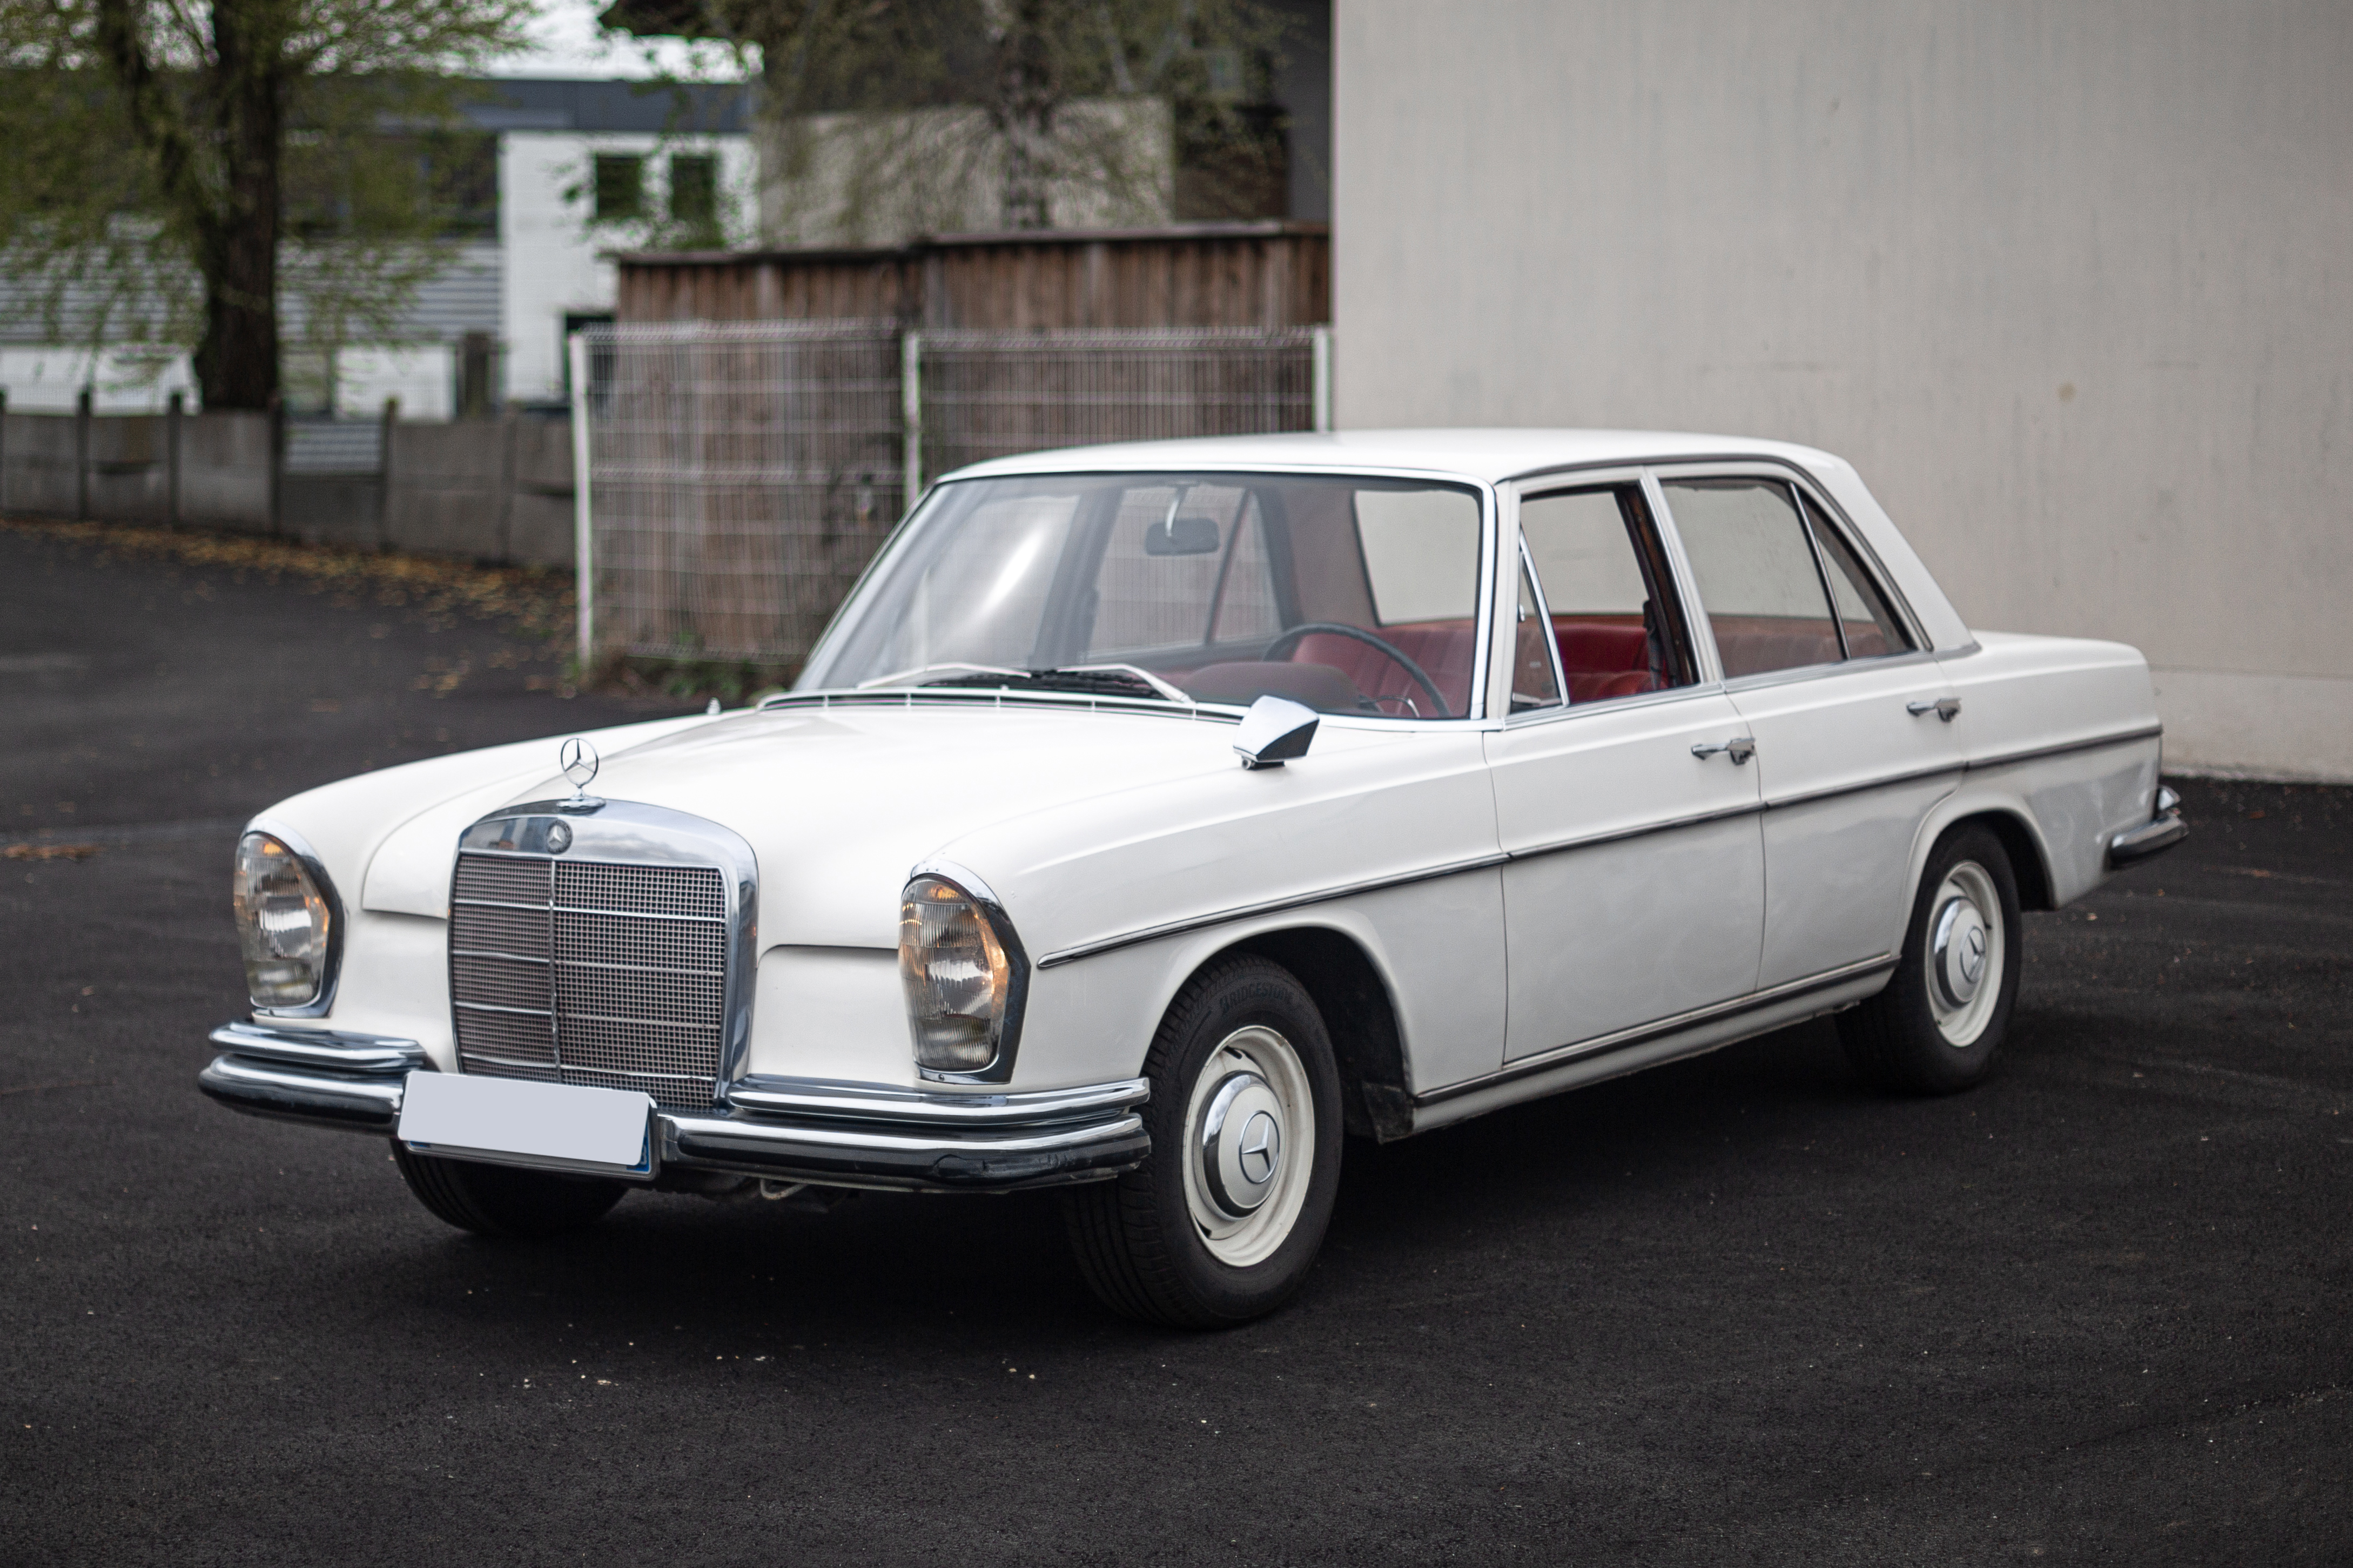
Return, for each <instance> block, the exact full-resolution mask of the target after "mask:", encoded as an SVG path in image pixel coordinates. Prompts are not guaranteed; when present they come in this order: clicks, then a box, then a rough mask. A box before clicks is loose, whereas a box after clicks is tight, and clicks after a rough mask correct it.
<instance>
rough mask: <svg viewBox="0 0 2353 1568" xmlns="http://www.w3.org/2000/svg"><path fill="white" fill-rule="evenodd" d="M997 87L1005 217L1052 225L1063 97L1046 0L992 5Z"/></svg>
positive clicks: (1020, 224) (993, 102)
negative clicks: (1057, 125) (1056, 120)
mask: <svg viewBox="0 0 2353 1568" xmlns="http://www.w3.org/2000/svg"><path fill="white" fill-rule="evenodd" d="M989 11H990V20H991V22H992V24H993V25H992V26H991V28H990V31H991V32H992V33H993V34H994V35H995V37H994V39H993V42H994V43H995V45H996V56H997V58H996V59H995V61H994V62H993V63H994V65H995V68H996V69H995V81H994V83H993V85H994V87H995V89H996V90H995V92H994V93H993V94H992V95H991V97H990V100H989V105H988V118H989V120H990V121H991V123H992V124H994V125H995V126H996V128H997V134H998V136H1000V137H1001V138H1003V140H1004V142H1005V186H1004V191H1003V194H1002V195H1001V197H1000V201H999V207H998V212H999V216H1000V220H1001V221H1002V222H1003V223H1004V225H1005V226H1006V227H1008V228H1048V227H1051V226H1052V225H1053V213H1052V210H1051V205H1050V195H1051V190H1052V184H1053V179H1054V174H1055V168H1054V110H1055V108H1056V106H1057V103H1058V101H1059V100H1060V97H1061V93H1060V83H1059V82H1057V81H1056V80H1055V75H1056V72H1055V69H1054V55H1053V50H1052V48H1051V47H1050V45H1049V43H1048V42H1047V38H1046V28H1047V26H1048V25H1049V18H1048V16H1047V14H1046V13H1047V11H1048V6H1047V5H1046V4H1045V0H998V3H997V4H996V5H991V6H990V7H989Z"/></svg>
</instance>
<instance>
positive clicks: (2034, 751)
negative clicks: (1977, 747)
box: [1968, 724, 2165, 773]
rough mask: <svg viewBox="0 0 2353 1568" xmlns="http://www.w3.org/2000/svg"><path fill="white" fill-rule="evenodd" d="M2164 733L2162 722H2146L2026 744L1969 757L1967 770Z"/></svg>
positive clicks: (1997, 765)
mask: <svg viewBox="0 0 2353 1568" xmlns="http://www.w3.org/2000/svg"><path fill="white" fill-rule="evenodd" d="M2164 733H2165V726H2164V725H2162V724H2148V725H2145V726H2143V727H2142V728H2140V729H2137V730H2124V731H2118V732H2117V733H2116V734H2114V735H2102V736H2099V737H2097V738H2096V739H2094V740H2089V741H2069V742H2065V743H2064V744H2063V745H2057V746H2028V747H2025V748H2024V749H2022V750H2020V751H2015V752H1998V753H1996V754H1995V755H1993V756H1990V757H1971V758H1970V759H1969V762H1968V766H1969V770H1970V771H1971V772H1972V773H1974V772H1975V771H1977V770H1978V768H1998V767H2000V766H2001V765H2002V764H2003V763H2023V762H2029V761H2031V760H2032V759H2034V758H2036V757H2060V756H2064V755H2066V754H2067V753H2068V752H2096V751H2098V750H2099V749H2100V748H2101V747H2102V746H2121V745H2123V744H2124V743H2125V742H2127V741H2149V740H2155V739H2156V738H2158V736H2161V735H2163V734H2164Z"/></svg>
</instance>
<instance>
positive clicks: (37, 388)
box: [0, 344, 200, 414]
mask: <svg viewBox="0 0 2353 1568" xmlns="http://www.w3.org/2000/svg"><path fill="white" fill-rule="evenodd" d="M85 385H87V386H89V387H90V407H91V409H92V410H93V411H94V412H96V413H100V414H161V413H163V412H164V408H165V406H166V405H168V404H169V402H170V400H171V396H172V394H174V392H179V393H185V395H186V398H185V403H186V406H187V408H188V409H189V410H190V412H194V411H195V408H196V406H197V405H198V403H199V402H200V399H199V398H198V397H197V396H196V378H195V372H194V371H193V370H191V369H190V368H189V364H188V356H187V354H186V353H184V352H182V351H179V350H172V351H169V352H165V353H155V352H153V351H150V350H145V349H141V348H132V347H122V348H106V349H100V350H98V351H96V352H95V353H92V351H90V350H89V349H87V348H70V347H60V346H57V345H13V344H12V345H11V346H9V347H7V348H0V391H5V392H6V393H7V395H8V411H9V412H10V413H12V414H70V413H72V412H73V411H74V408H75V406H76V402H77V400H78V399H79V397H80V395H81V389H82V388H83V387H84V386H85Z"/></svg>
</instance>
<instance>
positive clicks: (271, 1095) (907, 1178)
mask: <svg viewBox="0 0 2353 1568" xmlns="http://www.w3.org/2000/svg"><path fill="white" fill-rule="evenodd" d="M212 1043H213V1044H214V1045H215V1046H216V1047H220V1050H221V1054H220V1055H219V1056H218V1057H216V1058H214V1059H213V1062H212V1065H211V1066H209V1067H207V1068H205V1069H204V1071H203V1072H202V1073H201V1074H199V1075H198V1076H197V1079H196V1087H197V1088H199V1089H202V1090H204V1092H205V1093H206V1094H208V1095H210V1096H211V1097H212V1098H213V1099H215V1100H219V1101H220V1102H221V1103H222V1104H224V1105H227V1106H228V1107H229V1108H230V1109H231V1110H241V1111H244V1112H246V1113H248V1115H254V1116H267V1117H272V1118H276V1119H278V1120H281V1121H304V1122H309V1123H311V1124H312V1125H314V1126H323V1127H341V1128H346V1129H349V1130H351V1131H359V1132H371V1133H374V1134H375V1135H376V1136H378V1137H385V1138H388V1137H391V1136H393V1135H394V1133H395V1131H396V1129H397V1127H398V1125H399V1121H400V1103H401V1095H402V1091H403V1089H405V1088H406V1083H407V1079H408V1075H409V1074H410V1073H411V1072H429V1071H431V1070H433V1065H432V1062H431V1061H430V1059H429V1058H427V1056H426V1053H425V1048H424V1047H422V1046H420V1045H418V1044H417V1042H416V1041H414V1040H403V1039H394V1038H388V1037H383V1036H375V1035H350V1034H341V1033H335V1032H331V1031H327V1030H319V1029H290V1028H283V1027H280V1026H273V1025H269V1024H261V1023H252V1024H224V1025H222V1026H220V1027H219V1028H217V1029H215V1030H214V1031H213V1033H212ZM1149 1094H1150V1086H1149V1085H1148V1084H1147V1083H1146V1082H1145V1080H1144V1079H1122V1080H1120V1081H1118V1082H1113V1083H1102V1084H1088V1085H1083V1086H1082V1087H1080V1088H1077V1089H1047V1090H1042V1091H1038V1092H1032V1093H1026V1094H942V1093H934V1092H931V1091H927V1090H918V1089H899V1088H896V1087H894V1086H891V1085H885V1084H851V1083H833V1082H822V1081H818V1080H812V1079H776V1078H752V1079H743V1080H741V1081H740V1082H737V1083H734V1084H731V1085H729V1086H728V1093H727V1097H726V1098H727V1102H728V1103H727V1107H726V1109H724V1110H712V1111H704V1112H695V1111H684V1110H669V1109H663V1108H657V1109H656V1110H655V1111H654V1125H653V1134H654V1148H655V1151H656V1153H655V1165H656V1169H657V1170H659V1168H660V1167H662V1166H665V1165H676V1166H681V1167H683V1168H687V1169H691V1170H703V1171H720V1172H729V1173H735V1174H739V1175H747V1176H761V1177H766V1178H769V1179H772V1180H776V1181H786V1182H805V1183H810V1184H818V1185H828V1186H851V1187H892V1188H902V1189H910V1190H915V1191H924V1192H1006V1191H1012V1190H1014V1189H1018V1188H1023V1187H1042V1186H1058V1185H1062V1184H1068V1183H1071V1182H1086V1181H1099V1180H1102V1179H1104V1178H1106V1177H1110V1176H1115V1175H1117V1174H1118V1173H1121V1172H1122V1171H1125V1170H1130V1169H1132V1168H1134V1166H1135V1165H1137V1164H1139V1163H1142V1162H1143V1160H1144V1157H1145V1155H1146V1154H1148V1153H1150V1152H1151V1151H1152V1140H1151V1137H1150V1135H1149V1134H1148V1133H1146V1132H1145V1130H1144V1119H1143V1118H1142V1117H1141V1116H1139V1115H1137V1114H1136V1108H1137V1107H1138V1106H1141V1105H1142V1104H1143V1103H1144V1102H1145V1099H1146V1098H1147V1097H1148V1096H1149ZM515 1163H529V1162H528V1161H517V1162H515Z"/></svg>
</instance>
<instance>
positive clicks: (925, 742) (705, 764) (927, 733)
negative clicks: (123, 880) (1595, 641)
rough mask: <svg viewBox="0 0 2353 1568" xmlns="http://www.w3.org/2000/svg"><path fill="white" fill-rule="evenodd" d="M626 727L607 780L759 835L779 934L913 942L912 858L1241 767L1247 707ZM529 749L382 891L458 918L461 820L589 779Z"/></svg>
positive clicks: (415, 837) (874, 712)
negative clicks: (452, 892) (1239, 726)
mask: <svg viewBox="0 0 2353 1568" xmlns="http://www.w3.org/2000/svg"><path fill="white" fill-rule="evenodd" d="M1334 738H1335V739H1336V738H1337V737H1336V736H1335V737H1334ZM589 739H590V740H591V741H592V742H596V741H600V740H601V739H603V738H601V737H598V736H596V735H594V734H592V735H591V736H590V737H589ZM611 739H612V740H614V741H616V742H622V743H621V744H620V745H619V746H618V747H612V746H603V747H600V749H601V750H603V752H604V755H603V759H602V767H601V770H600V771H599V773H597V775H596V779H595V781H594V782H593V783H592V784H590V785H589V792H590V793H591V794H594V795H599V796H602V797H604V798H607V799H611V800H629V801H638V802H642V803H644V804H647V805H659V806H666V807H668V808H670V810H673V811H682V812H687V813H690V814H691V815H693V816H701V817H704V818H707V819H708V820H710V821H712V822H716V823H720V824H722V825H723V826H727V827H729V828H732V829H733V830H734V831H735V832H737V833H739V834H741V835H742V836H743V837H744V839H745V840H746V841H748V842H749V843H750V845H751V846H752V849H753V853H754V855H755V856H756V857H757V858H758V862H759V867H760V915H759V920H760V946H761V947H762V948H764V949H765V948H770V947H776V946H780V945H808V946H830V947H882V948H887V947H892V946H895V945H896V943H897V941H898V919H899V895H900V891H901V889H902V888H903V887H904V886H905V884H906V880H907V874H908V872H909V870H910V869H911V868H913V866H914V865H915V864H916V863H917V862H918V861H919V860H921V859H923V858H924V857H926V856H927V855H930V854H932V853H934V851H937V850H939V849H940V848H941V847H943V846H945V845H947V844H949V843H951V842H952V841H953V840H955V839H956V838H959V837H964V836H965V835H967V834H969V833H971V832H972V831H974V830H975V829H976V828H979V827H983V826H988V825H990V824H994V823H999V822H1003V821H1006V820H1008V819H1009V818H1013V817H1018V816H1032V815H1035V814H1039V813H1052V812H1054V811H1055V810H1056V809H1057V808H1059V807H1064V806H1068V805H1071V804H1073V803H1075V802H1078V801H1081V800H1086V801H1092V802H1101V801H1103V799H1104V798H1105V797H1106V796H1113V795H1118V794H1120V793H1122V792H1124V791H1132V790H1146V789H1153V788H1157V787H1160V786H1166V785H1167V784H1172V783H1176V782H1178V781H1181V780H1184V779H1187V778H1188V777H1191V776H1194V775H1209V774H1213V773H1214V774H1222V773H1229V772H1233V771H1235V769H1236V763H1235V758H1234V754H1233V741H1234V729H1233V726H1232V725H1231V724H1230V723H1224V722H1219V721H1216V720H1214V719H1207V718H1205V719H1188V718H1182V717H1177V716H1161V715H1121V714H1105V713H1101V712H1089V711H1084V710H1055V709H1048V708H1039V709H1032V710H1024V709H1019V708H1016V707H1014V706H1012V705H1009V704H1008V705H1007V706H1003V707H997V706H987V707H979V706H976V707H975V708H973V709H972V710H965V711H958V710H953V709H946V708H931V707H926V708H921V709H912V710H910V709H902V708H858V707H847V706H845V707H837V708H828V709H815V708H802V707H797V706H786V707H783V708H779V709H776V710H768V711H765V712H758V711H754V712H744V713H736V714H730V715H727V716H725V717H723V718H717V719H712V720H708V721H702V722H699V723H695V724H692V725H691V726H690V727H687V728H684V729H680V730H675V731H671V732H670V733H667V734H661V735H658V736H655V737H653V738H650V739H645V740H638V738H637V737H636V736H634V735H624V734H619V733H617V734H615V735H614V736H613V737H611ZM513 750H514V748H501V757H500V759H499V760H500V761H501V763H508V764H509V765H508V766H506V767H504V768H501V769H500V770H498V774H497V776H496V777H495V778H486V779H484V780H481V781H480V782H478V783H477V784H475V785H474V787H472V788H470V789H468V790H465V791H463V792H462V793H459V794H456V795H452V796H451V797H450V798H448V799H447V800H445V801H443V802H440V803H439V804H437V805H433V806H431V807H429V808H427V809H426V810H423V811H421V812H418V813H417V815H415V816H412V817H411V818H410V819H409V820H408V821H406V823H404V824H403V825H402V826H400V827H399V828H397V829H396V830H395V831H394V832H392V833H391V834H390V835H388V836H387V837H385V839H384V841H383V843H382V844H381V845H380V846H379V847H377V849H376V850H375V855H374V857H373V858H372V859H371V860H370V862H369V865H368V871H367V878H366V885H365V893H364V907H366V908H367V909H370V910H378V911H384V912H399V913H407V914H420V915H431V916H434V917H437V918H446V917H447V915H448V894H449V871H450V860H451V857H452V856H453V855H454V853H455V851H456V847H457V842H458V836H459V833H460V832H461V831H463V830H464V828H465V827H466V826H468V825H469V824H470V823H472V822H474V821H475V820H477V819H479V818H480V817H481V816H486V815H489V814H491V813H492V812H494V811H497V810H499V809H501V808H504V807H508V806H512V805H522V804H524V803H526V802H531V801H540V800H550V799H557V798H561V797H563V796H565V795H569V794H570V793H571V785H570V784H568V783H566V782H565V779H564V778H563V776H562V775H561V774H560V773H556V772H554V762H555V750H556V748H555V746H554V744H552V743H551V744H547V745H546V746H545V750H544V752H543V759H542V762H541V765H542V766H543V767H545V768H546V769H547V770H548V771H547V772H545V773H535V774H534V775H532V776H527V777H518V776H517V775H516V773H514V772H513V771H512V763H511V762H510V761H509V759H508V757H507V756H506V755H505V754H504V753H508V752H512V751H513ZM976 870H979V871H981V872H982V873H983V874H984V875H985V874H986V868H976Z"/></svg>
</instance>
